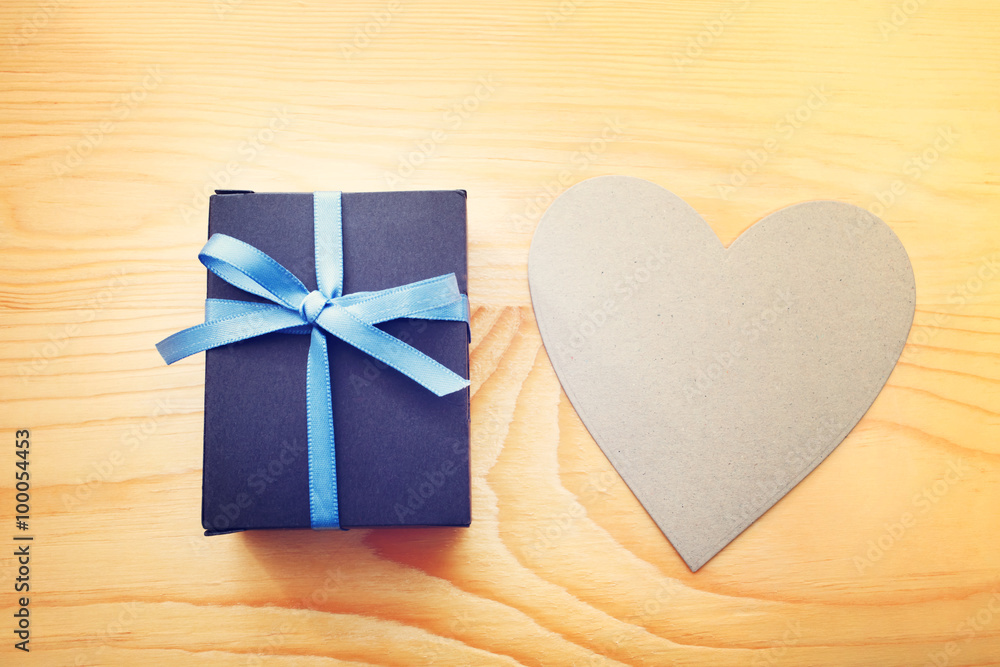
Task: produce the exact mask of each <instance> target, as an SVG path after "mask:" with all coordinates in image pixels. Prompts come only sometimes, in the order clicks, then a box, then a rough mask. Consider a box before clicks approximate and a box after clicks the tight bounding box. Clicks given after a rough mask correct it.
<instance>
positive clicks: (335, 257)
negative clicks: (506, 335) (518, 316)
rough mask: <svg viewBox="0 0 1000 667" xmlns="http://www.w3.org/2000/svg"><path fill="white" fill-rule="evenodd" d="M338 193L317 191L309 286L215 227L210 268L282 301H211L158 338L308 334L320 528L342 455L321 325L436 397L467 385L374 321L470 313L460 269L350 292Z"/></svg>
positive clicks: (199, 342) (311, 453)
mask: <svg viewBox="0 0 1000 667" xmlns="http://www.w3.org/2000/svg"><path fill="white" fill-rule="evenodd" d="M341 223H342V219H341V203H340V193H339V192H316V193H314V194H313V229H314V234H315V245H316V283H317V285H318V286H319V289H317V290H314V291H312V292H310V291H309V290H308V289H306V287H305V285H303V284H302V281H300V280H299V279H298V278H296V277H295V276H294V275H292V274H291V273H290V272H289V271H288V270H287V269H286V268H285V267H283V266H281V264H279V263H278V262H276V261H275V260H274V259H272V258H271V257H269V256H268V255H266V254H265V253H263V252H261V251H260V250H258V249H257V248H254V247H253V246H251V245H249V244H247V243H244V242H243V241H240V240H237V239H234V238H233V237H231V236H226V235H225V234H213V235H212V238H210V239H209V240H208V243H206V244H205V247H204V248H202V250H201V252H200V253H199V254H198V259H199V260H201V263H202V264H204V265H205V267H206V268H207V269H208V270H209V271H211V272H212V273H214V274H215V275H217V276H219V277H220V278H222V279H223V280H225V281H226V282H228V283H230V284H231V285H235V286H236V287H239V288H240V289H242V290H243V291H245V292H250V293H251V294H256V295H257V296H260V297H264V298H265V299H268V300H270V301H273V302H274V303H275V304H276V305H272V304H265V303H251V302H248V301H231V300H228V299H207V300H206V302H205V322H204V323H202V324H199V325H197V326H194V327H191V328H189V329H185V330H183V331H179V332H177V333H175V334H174V335H172V336H169V337H167V338H165V339H163V340H162V341H160V342H159V343H157V344H156V349H157V350H158V351H159V353H160V355H161V356H162V357H163V360H164V361H166V362H167V363H168V364H172V363H174V362H175V361H177V360H178V359H183V358H184V357H187V356H190V355H192V354H195V353H197V352H201V351H203V350H208V349H211V348H213V347H219V346H222V345H228V344H230V343H235V342H237V341H241V340H246V339H247V338H253V337H255V336H262V335H264V334H268V333H275V332H282V333H301V334H309V335H310V336H311V340H310V343H309V356H308V359H307V361H306V415H307V420H308V458H309V513H310V522H311V524H312V527H313V528H314V529H324V528H339V527H340V511H339V508H338V501H337V463H336V456H335V450H334V439H333V402H332V395H331V393H332V392H331V388H330V370H329V364H330V362H329V355H328V353H327V343H326V335H325V334H324V333H323V331H326V332H327V333H330V334H332V335H334V336H336V337H337V338H340V339H341V340H343V341H345V342H347V343H349V344H350V345H353V346H354V347H356V348H358V349H359V350H361V351H362V352H365V353H366V354H368V355H371V356H372V357H375V358H376V359H378V360H379V361H381V362H382V363H384V364H386V365H388V366H391V367H393V368H395V369H396V370H398V371H399V372H400V373H403V374H404V375H406V376H408V377H410V378H412V379H413V380H414V381H416V382H417V383H419V384H421V385H423V386H424V387H426V388H427V389H430V390H431V391H432V392H434V393H435V394H437V395H438V396H444V395H446V394H450V393H452V392H455V391H458V390H460V389H464V388H465V387H468V386H469V381H468V380H466V379H464V378H462V377H461V376H459V375H457V374H456V373H453V372H452V371H450V370H449V369H447V368H445V367H444V366H442V365H441V364H439V363H438V362H436V361H434V360H433V359H431V358H430V357H428V356H427V355H425V354H423V353H422V352H420V351H419V350H416V349H415V348H413V347H411V346H409V345H407V344H406V343H404V342H403V341H401V340H399V339H398V338H395V337H393V336H390V335H389V334H387V333H385V332H384V331H382V330H381V329H377V328H376V327H375V325H376V324H379V323H381V322H386V321H389V320H394V319H398V318H403V317H406V318H413V319H423V320H453V321H458V322H466V323H468V321H469V302H468V299H467V298H466V296H465V295H464V294H462V293H461V292H459V291H458V281H457V280H456V278H455V274H454V273H449V274H447V275H443V276H437V277H436V278H430V279H428V280H422V281H420V282H415V283H410V284H408V285H401V286H400V287H393V288H391V289H385V290H380V291H377V292H355V293H353V294H347V295H345V294H343V284H344V255H343V235H342V224H341Z"/></svg>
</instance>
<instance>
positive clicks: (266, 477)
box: [202, 191, 471, 535]
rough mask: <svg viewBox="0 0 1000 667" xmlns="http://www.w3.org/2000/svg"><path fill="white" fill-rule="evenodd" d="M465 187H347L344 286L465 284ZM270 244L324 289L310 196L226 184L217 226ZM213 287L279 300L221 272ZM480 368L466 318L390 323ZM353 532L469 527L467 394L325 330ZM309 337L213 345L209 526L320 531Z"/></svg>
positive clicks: (456, 362) (460, 369) (440, 354)
mask: <svg viewBox="0 0 1000 667" xmlns="http://www.w3.org/2000/svg"><path fill="white" fill-rule="evenodd" d="M465 204H466V201H465V192H464V191H430V192H381V193H344V194H343V198H342V206H343V258H344V290H343V293H344V294H351V293H354V292H362V291H374V290H382V289H387V288H391V287H396V286H399V285H404V284H407V283H411V282H415V281H419V280H424V279H427V278H432V277H435V276H439V275H442V274H447V273H454V274H455V276H456V277H457V279H458V287H459V290H460V291H461V292H462V293H467V289H468V287H467V285H468V269H467V258H466V206H465ZM216 233H222V234H228V235H229V236H232V237H235V238H237V239H240V240H241V241H245V242H247V243H249V244H251V245H253V246H254V247H256V248H258V249H260V250H261V251H263V252H265V253H267V254H268V255H270V256H271V257H273V258H274V259H275V260H277V261H278V262H279V263H280V264H282V265H283V266H285V267H286V268H287V269H288V270H289V271H291V272H292V273H293V274H295V275H296V276H297V277H298V278H299V279H300V280H301V281H302V282H303V283H304V284H305V286H306V287H307V288H308V289H309V290H314V289H316V269H315V247H314V235H313V196H312V194H311V193H301V194H300V193H257V194H255V193H250V192H231V193H227V192H223V193H220V194H216V195H214V196H213V197H212V198H211V203H210V207H209V221H208V234H209V237H211V235H212V234H216ZM208 297H209V298H214V299H233V300H243V301H253V302H259V303H268V302H267V301H266V300H264V299H261V298H259V297H257V296H254V295H252V294H249V293H247V292H244V291H242V290H240V289H239V288H236V287H234V286H232V285H230V284H228V283H226V282H225V281H223V280H222V279H220V278H218V277H217V276H215V275H214V274H212V273H209V276H208ZM378 328H379V329H382V330H383V331H385V332H386V333H388V334H390V335H392V336H395V337H396V338H399V339H400V340H402V341H403V342H404V343H407V344H408V345H411V346H412V347H414V348H416V349H418V350H420V351H421V352H423V353H424V354H426V355H428V356H429V357H431V358H432V359H435V360H436V361H438V362H440V363H441V364H443V365H444V366H446V367H447V368H449V369H450V370H452V371H454V372H455V373H457V374H459V375H461V376H462V377H463V378H468V377H469V339H468V329H467V325H466V323H465V322H453V321H441V320H417V319H399V320H393V321H389V322H385V323H383V324H380V325H378ZM326 336H327V341H328V345H329V356H330V379H331V386H332V393H333V431H334V440H335V443H336V444H335V448H336V470H337V495H338V499H339V505H340V524H341V527H342V528H362V527H380V526H467V525H469V522H470V519H471V511H470V494H469V390H468V388H466V389H464V390H462V391H458V392H455V393H452V394H449V395H446V396H441V397H438V396H435V395H434V394H433V393H432V392H431V391H429V390H427V389H425V388H424V387H422V386H420V385H419V384H417V383H416V382H414V381H413V380H411V379H410V378H408V377H406V376H405V375H403V374H401V373H399V372H398V371H396V370H395V369H393V368H389V367H387V366H385V365H384V364H382V363H381V362H380V361H378V360H377V359H375V358H373V357H370V356H368V355H366V354H365V353H364V352H361V351H360V350H358V349H357V348H354V347H352V346H351V345H348V344H346V343H344V342H343V341H341V340H339V339H337V338H335V337H334V336H331V335H329V334H326ZM308 348H309V336H307V335H300V334H289V333H273V334H267V335H264V336H260V337H257V338H252V339H249V340H246V341H243V342H240V343H235V344H230V345H226V346H223V347H219V348H215V349H211V350H208V351H207V352H206V359H205V458H204V476H203V481H202V525H203V526H204V527H205V529H206V534H207V535H211V534H217V533H224V532H231V531H236V530H247V529H262V528H310V513H309V463H308V454H307V441H308V438H307V433H306V358H307V353H308Z"/></svg>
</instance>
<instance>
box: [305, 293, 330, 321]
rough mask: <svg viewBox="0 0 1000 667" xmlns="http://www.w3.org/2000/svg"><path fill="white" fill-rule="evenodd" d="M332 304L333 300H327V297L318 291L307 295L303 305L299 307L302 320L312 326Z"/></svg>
mask: <svg viewBox="0 0 1000 667" xmlns="http://www.w3.org/2000/svg"><path fill="white" fill-rule="evenodd" d="M330 303H333V299H327V298H326V295H324V294H323V293H322V292H320V291H319V290H318V289H316V290H313V291H312V292H309V294H307V295H306V298H304V299H302V304H301V305H300V306H299V315H301V316H302V319H304V320H305V321H306V323H307V324H312V323H313V322H315V321H316V318H317V317H319V314H320V313H322V312H323V309H324V308H326V306H327V305H328V304H330Z"/></svg>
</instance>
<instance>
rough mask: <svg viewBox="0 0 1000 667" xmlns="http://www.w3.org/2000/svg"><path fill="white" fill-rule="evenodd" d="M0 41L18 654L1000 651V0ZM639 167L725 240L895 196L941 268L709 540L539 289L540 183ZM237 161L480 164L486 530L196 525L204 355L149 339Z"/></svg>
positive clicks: (244, 169) (749, 659)
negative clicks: (626, 480) (704, 543)
mask: <svg viewBox="0 0 1000 667" xmlns="http://www.w3.org/2000/svg"><path fill="white" fill-rule="evenodd" d="M0 38H2V43H0V69H2V74H0V128H2V129H0V140H2V146H3V152H2V160H3V162H2V164H3V172H2V173H3V178H2V179H0V248H2V253H3V254H2V256H3V261H2V263H0V307H2V312H0V317H2V319H0V346H2V347H0V350H2V355H0V387H2V397H3V402H2V408H0V410H2V412H0V431H2V433H3V436H4V438H5V441H6V442H7V443H8V444H7V445H6V446H5V447H4V454H3V456H2V457H0V462H2V463H3V468H5V470H3V471H0V489H2V492H0V522H2V523H0V525H3V527H4V530H5V531H6V534H7V537H3V535H2V534H0V540H2V541H5V542H9V544H10V545H11V546H10V547H5V548H3V549H0V575H2V585H0V590H3V591H4V593H3V594H2V595H0V609H2V614H0V617H2V618H3V619H6V620H4V621H0V636H2V637H5V638H6V639H4V641H3V642H2V646H0V662H2V663H3V664H17V665H29V664H30V665H33V664H38V665H50V664H51V665H83V664H86V665H91V664H157V665H175V664H176V665H201V664H212V665H216V664H218V665H255V664H268V665H272V664H273V665H286V664H287V665H291V664H302V665H328V664H330V665H332V664H345V665H346V664H352V665H355V664H356V665H423V664H434V665H467V664H469V665H517V664H521V665H587V666H596V665H720V666H728V665H789V666H801V665H835V666H867V665H878V666H900V667H903V666H918V667H919V666H921V665H938V666H939V667H940V666H941V665H965V666H971V665H997V664H1000V533H998V530H997V529H998V523H1000V521H998V515H1000V416H998V414H1000V348H998V342H1000V280H998V279H1000V224H998V213H1000V197H998V195H1000V192H998V190H1000V171H998V161H997V155H998V153H1000V141H998V130H997V127H998V121H1000V98H998V90H1000V87H998V83H1000V61H998V56H1000V39H998V38H1000V7H998V6H997V5H996V4H995V3H993V2H989V1H988V0H953V1H952V2H947V3H946V2H937V1H933V0H905V1H904V0H900V1H899V2H892V1H890V0H887V1H878V2H867V3H851V2H831V1H823V2H792V1H790V0H780V1H779V0H766V1H765V0H759V1H758V0H723V1H711V2H675V1H672V2H656V1H653V0H629V1H624V2H615V3H612V2H597V1H596V0H551V1H547V2H525V1H521V0H513V1H507V2H494V1H493V0H482V1H480V2H474V3H471V2H463V3H460V2H453V1H450V0H420V1H412V2H411V1H408V0H378V1H364V2H351V3H324V2H320V1H319V0H312V1H310V2H307V1H305V0H299V1H297V2H288V3H284V2H274V1H273V0H219V1H215V2H196V1H194V0H180V1H175V2H164V1H153V2H143V3H136V2H125V1H123V0H110V1H102V2H96V1H84V0H72V1H71V0H47V1H43V2H22V1H20V0H6V1H5V2H4V3H3V4H2V6H0ZM614 173H621V174H630V175H634V176H639V177H643V178H647V179H649V180H652V181H655V182H657V183H660V184H661V185H663V186H665V187H667V188H669V189H671V190H673V191H674V192H676V193H678V194H679V195H680V196H682V197H684V198H685V199H686V200H687V201H688V202H689V203H690V204H691V205H692V206H694V207H695V208H696V209H698V210H699V211H700V212H701V214H702V215H703V216H704V217H705V219H706V220H707V221H708V223H709V224H710V225H711V226H712V228H713V229H714V230H715V231H716V232H717V233H718V235H719V236H720V238H721V239H722V240H723V242H725V243H726V244H728V243H731V242H732V241H733V240H734V239H735V238H736V237H737V236H738V235H739V234H740V233H741V232H742V231H743V230H745V229H746V228H747V227H749V226H750V225H751V224H752V223H753V222H755V221H756V220H758V219H760V218H761V217H763V216H765V215H767V214H768V213H770V212H772V211H774V210H777V209H779V208H782V207H784V206H786V205H789V204H792V203H795V202H800V201H806V200H810V199H838V200H843V201H848V202H852V203H855V204H858V205H860V206H865V207H874V208H875V210H876V212H877V213H879V214H881V215H882V217H883V218H884V219H885V220H886V221H887V222H888V223H889V224H890V225H891V226H892V228H893V229H894V230H895V232H896V233H897V235H898V236H899V237H900V239H901V240H902V241H903V243H904V245H905V246H906V248H907V250H908V252H909V253H910V257H911V260H912V263H913V267H914V271H915V275H916V281H917V301H918V303H917V312H916V318H915V322H914V327H913V330H912V331H911V335H910V338H909V340H908V343H907V347H906V350H905V352H904V355H903V358H902V360H901V362H900V363H899V365H898V366H897V368H896V370H895V371H894V373H893V374H892V377H891V378H890V380H889V383H888V385H887V386H886V388H885V389H884V390H883V392H882V393H881V395H880V396H879V398H878V399H877V400H876V402H875V404H874V406H873V407H872V408H871V410H870V411H869V413H868V414H867V415H866V416H865V418H864V419H863V420H862V421H861V422H860V424H859V425H858V426H857V427H856V428H855V429H854V431H853V432H852V433H851V434H850V436H849V437H848V438H847V439H846V440H845V441H844V443H843V444H842V445H841V446H840V447H839V448H838V449H837V450H836V451H835V452H834V453H833V455H831V456H830V457H829V459H827V461H826V462H824V463H823V464H822V465H821V466H820V467H819V468H818V469H817V470H816V471H815V472H814V473H813V474H811V475H810V476H809V477H808V478H807V479H806V480H805V481H804V482H803V483H802V484H800V485H799V486H798V487H797V488H795V489H794V490H793V491H792V492H791V493H790V494H789V495H788V496H787V497H786V498H785V499H784V500H782V501H781V502H779V503H778V504H777V505H776V506H775V507H774V508H773V509H772V510H771V511H769V512H768V513H767V514H766V515H764V516H763V517H762V518H761V519H760V520H759V521H758V522H757V523H756V524H755V525H753V526H752V527H751V528H750V529H748V530H747V531H746V532H745V533H744V534H743V535H742V536H740V537H739V538H737V539H736V540H735V541H734V542H733V543H732V544H731V545H730V546H729V547H728V548H727V549H725V550H724V551H723V552H722V553H721V554H720V555H719V556H717V557H716V558H715V559H714V560H712V561H711V562H710V563H709V564H708V565H706V566H705V567H704V568H703V569H702V570H701V571H699V572H698V573H697V574H691V573H690V572H689V571H688V570H687V568H686V567H685V566H684V564H683V563H682V562H681V560H680V559H679V558H678V556H677V555H676V553H675V552H674V551H673V549H672V548H671V546H670V544H669V543H668V542H667V541H666V540H665V539H664V538H663V536H662V534H661V533H660V532H659V531H658V529H657V528H656V526H655V525H654V524H653V522H652V521H651V520H650V519H649V517H648V516H647V515H646V514H645V512H644V511H643V510H642V507H641V506H640V505H639V504H638V503H637V502H636V500H635V499H634V498H633V496H632V495H631V494H630V492H629V491H628V489H627V487H626V486H625V485H624V484H623V483H622V481H621V480H620V479H619V478H618V476H617V475H616V474H615V472H614V470H613V468H612V467H611V466H610V465H609V463H608V461H607V459H606V458H605V457H604V456H603V454H602V453H601V451H600V449H599V448H598V447H597V445H596V444H595V443H594V441H593V440H592V439H591V437H590V436H589V434H588V433H587V431H586V429H585V428H584V427H583V425H582V423H581V422H580V420H579V418H578V417H577V416H576V414H575V412H574V411H573V409H572V406H571V405H570V404H569V403H568V401H567V399H566V396H565V395H564V394H563V393H562V392H561V390H560V387H559V383H558V381H557V379H556V377H555V375H554V373H553V371H552V367H551V365H550V363H549V360H548V358H547V356H546V354H545V350H544V348H543V347H542V345H541V340H540V338H539V333H538V329H537V327H536V324H535V321H534V319H533V315H532V310H531V303H530V298H529V293H528V284H527V277H526V275H527V274H526V263H527V257H528V247H529V244H530V240H531V233H532V231H533V229H534V227H535V225H536V224H537V222H538V219H539V217H540V215H541V212H542V211H544V208H545V207H546V206H547V205H548V203H549V202H550V201H551V199H552V197H553V196H554V195H556V194H558V193H559V192H561V191H563V190H564V189H565V188H566V187H567V186H568V185H571V184H572V183H575V182H577V181H579V180H582V179H584V178H588V177H591V176H596V175H600V174H614ZM226 186H229V187H237V188H247V189H255V190H258V191H312V190H328V189H341V190H345V191H371V190H387V189H451V188H463V189H466V190H468V192H469V200H468V202H469V251H470V254H469V262H470V281H469V282H470V298H471V302H472V305H473V323H472V331H473V342H472V347H471V368H472V390H473V398H472V420H473V421H472V426H473V443H472V483H473V487H472V488H473V524H472V526H471V527H470V528H468V529H461V530H450V529H423V530H416V529H414V530H385V531H376V530H354V531H350V532H347V533H313V532H309V531H304V532H298V531H292V532H275V533H266V534H239V535H229V536H222V537H214V538H205V537H203V536H202V534H201V527H200V521H199V518H200V517H199V511H200V484H201V429H202V417H203V413H202V405H203V397H202V391H203V386H204V377H203V372H204V362H203V355H199V356H197V357H194V358H190V359H188V360H185V361H183V362H180V363H177V364H175V365H173V366H170V367H167V366H164V364H163V363H162V361H161V359H160V358H159V356H158V355H157V353H156V351H155V350H154V348H153V345H154V343H155V342H156V341H158V340H160V339H161V338H163V337H164V336H166V335H167V334H169V333H171V332H173V331H176V330H178V329H180V328H183V327H185V326H190V325H192V324H195V323H197V322H198V321H200V317H201V308H202V300H203V299H204V295H205V291H204V290H205V275H204V269H203V268H202V267H201V265H200V264H199V263H198V262H197V261H196V255H197V252H198V249H199V248H200V246H201V245H202V243H203V242H204V239H205V229H206V218H207V199H206V196H205V193H208V192H210V191H211V190H212V189H214V188H216V187H226ZM664 409H665V410H669V409H672V408H671V406H664ZM17 429H30V433H31V438H30V442H31V446H30V472H31V476H32V477H31V482H32V489H31V496H32V500H31V513H30V517H31V518H30V529H29V530H28V531H27V534H30V535H32V536H33V537H34V541H33V542H32V543H31V554H32V556H31V564H30V567H31V575H30V576H31V591H30V605H29V608H30V611H31V616H30V618H31V639H30V648H31V651H30V653H27V654H25V653H23V652H21V651H17V650H15V649H14V647H13V644H14V642H15V641H16V637H15V636H14V635H13V634H12V630H13V629H14V627H15V623H16V619H14V618H13V617H12V614H13V613H14V612H15V611H16V610H17V597H18V596H19V594H17V593H15V592H14V590H13V582H14V579H15V577H16V575H17V567H18V564H17V563H16V561H15V558H14V557H13V556H12V553H13V550H14V546H13V545H14V544H15V543H14V542H13V541H10V540H11V537H13V536H14V535H15V534H18V533H19V531H17V530H16V529H15V528H14V514H15V509H14V508H15V495H14V494H15V488H14V472H15V470H16V469H15V464H16V462H17V460H18V459H17V458H16V454H15V451H16V450H15V447H14V444H13V442H12V441H14V440H15V432H16V430H17Z"/></svg>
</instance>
